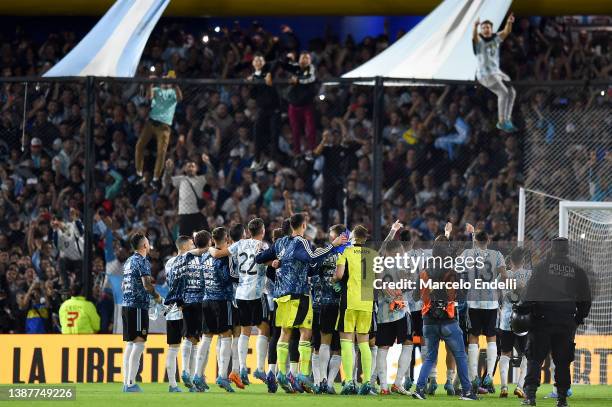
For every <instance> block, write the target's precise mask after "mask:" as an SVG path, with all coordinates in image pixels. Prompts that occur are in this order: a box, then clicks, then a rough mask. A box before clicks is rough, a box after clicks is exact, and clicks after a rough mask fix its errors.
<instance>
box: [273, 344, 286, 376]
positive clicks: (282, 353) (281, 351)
mask: <svg viewBox="0 0 612 407" xmlns="http://www.w3.org/2000/svg"><path fill="white" fill-rule="evenodd" d="M276 356H277V359H278V361H277V365H276V366H277V367H278V370H279V371H280V372H281V373H282V374H287V358H288V357H289V344H288V343H287V342H282V341H278V343H277V344H276Z"/></svg>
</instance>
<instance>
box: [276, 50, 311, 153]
mask: <svg viewBox="0 0 612 407" xmlns="http://www.w3.org/2000/svg"><path fill="white" fill-rule="evenodd" d="M287 58H289V61H290V62H285V63H283V64H282V67H283V68H284V69H285V70H287V71H288V72H289V73H290V74H291V78H290V82H291V88H290V89H289V94H288V95H287V100H288V101H289V111H288V114H289V124H290V126H291V133H293V143H292V144H293V154H294V155H300V154H301V153H302V135H303V133H304V130H306V147H305V152H306V155H307V156H308V155H310V154H312V150H314V148H315V146H316V142H317V134H316V127H315V117H314V106H313V103H314V97H315V95H316V91H317V88H316V84H315V82H316V80H317V77H316V74H315V67H314V65H312V63H311V62H312V61H311V57H310V53H309V52H307V51H302V52H301V53H300V57H299V61H298V63H295V54H293V53H289V54H287Z"/></svg>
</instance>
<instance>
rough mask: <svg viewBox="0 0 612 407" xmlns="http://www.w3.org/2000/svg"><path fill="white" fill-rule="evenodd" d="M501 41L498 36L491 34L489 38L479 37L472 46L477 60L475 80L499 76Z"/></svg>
mask: <svg viewBox="0 0 612 407" xmlns="http://www.w3.org/2000/svg"><path fill="white" fill-rule="evenodd" d="M501 43H502V39H501V37H500V36H499V35H497V34H493V35H492V36H491V38H487V39H485V38H483V37H480V39H479V41H478V42H477V43H476V44H474V53H475V54H476V58H477V59H478V68H477V70H476V78H478V79H481V78H484V77H487V76H489V75H494V74H499V73H501V70H500V68H499V48H500V46H501Z"/></svg>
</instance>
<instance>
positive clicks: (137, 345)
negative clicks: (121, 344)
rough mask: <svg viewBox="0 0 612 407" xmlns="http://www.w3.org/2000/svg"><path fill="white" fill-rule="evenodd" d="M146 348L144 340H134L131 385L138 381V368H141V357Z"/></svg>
mask: <svg viewBox="0 0 612 407" xmlns="http://www.w3.org/2000/svg"><path fill="white" fill-rule="evenodd" d="M144 348H145V344H144V342H134V346H133V347H132V354H131V355H130V368H129V369H130V383H129V384H130V385H133V384H135V383H136V375H137V374H138V369H140V357H141V356H142V352H144Z"/></svg>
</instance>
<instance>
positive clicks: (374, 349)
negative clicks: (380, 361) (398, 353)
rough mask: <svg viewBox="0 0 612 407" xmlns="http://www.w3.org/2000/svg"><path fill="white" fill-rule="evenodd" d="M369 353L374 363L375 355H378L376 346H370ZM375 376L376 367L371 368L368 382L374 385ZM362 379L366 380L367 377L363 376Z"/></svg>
mask: <svg viewBox="0 0 612 407" xmlns="http://www.w3.org/2000/svg"><path fill="white" fill-rule="evenodd" d="M370 353H371V354H372V360H373V361H374V364H375V365H376V360H377V358H376V356H377V355H378V346H370ZM376 377H378V372H377V371H376V369H372V376H371V377H370V384H371V385H372V386H374V385H375V384H376ZM363 379H364V381H365V380H367V377H365V376H364V378H363Z"/></svg>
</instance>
